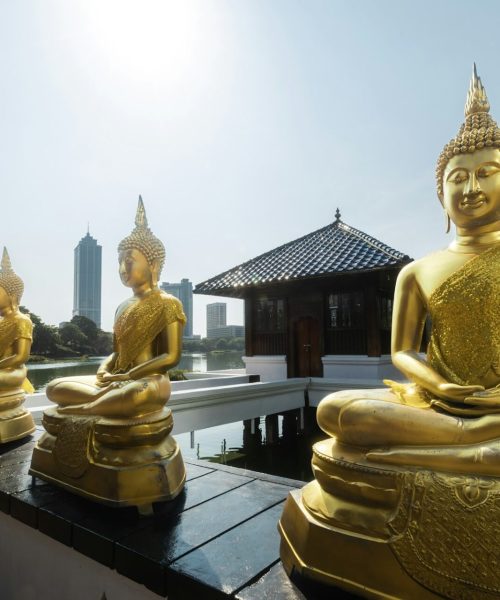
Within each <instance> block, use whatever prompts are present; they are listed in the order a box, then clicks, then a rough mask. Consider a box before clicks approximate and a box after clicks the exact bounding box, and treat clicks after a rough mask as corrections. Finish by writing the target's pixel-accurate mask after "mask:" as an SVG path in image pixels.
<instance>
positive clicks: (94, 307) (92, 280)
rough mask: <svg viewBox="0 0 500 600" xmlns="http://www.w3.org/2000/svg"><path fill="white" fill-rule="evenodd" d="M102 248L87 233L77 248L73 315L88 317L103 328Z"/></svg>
mask: <svg viewBox="0 0 500 600" xmlns="http://www.w3.org/2000/svg"><path fill="white" fill-rule="evenodd" d="M101 262H102V247H101V246H99V244H98V243H97V240H95V239H94V238H93V237H92V236H91V235H90V233H89V232H88V231H87V235H86V236H85V237H84V238H82V239H81V240H80V243H79V244H78V246H77V247H76V248H75V288H74V296H73V315H80V316H82V317H87V318H88V319H91V320H92V321H94V323H95V324H96V325H97V327H100V326H101Z"/></svg>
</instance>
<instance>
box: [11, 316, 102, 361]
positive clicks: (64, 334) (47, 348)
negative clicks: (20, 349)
mask: <svg viewBox="0 0 500 600" xmlns="http://www.w3.org/2000/svg"><path fill="white" fill-rule="evenodd" d="M20 310H21V311H22V312H24V313H26V314H28V315H29V316H30V318H31V321H32V322H33V343H32V345H31V355H32V356H34V355H36V356H42V357H47V358H71V357H76V356H84V355H87V356H105V355H107V354H111V352H112V351H113V335H112V334H111V333H108V332H106V331H102V329H99V327H97V325H96V324H95V323H94V321H91V320H90V319H87V317H81V316H74V317H73V318H72V319H71V321H70V322H68V323H65V324H64V325H63V326H62V327H55V326H54V325H47V324H46V323H44V322H43V321H42V319H41V318H40V317H39V316H38V315H35V314H33V313H32V312H30V311H29V310H28V309H27V308H25V307H24V306H21V307H20Z"/></svg>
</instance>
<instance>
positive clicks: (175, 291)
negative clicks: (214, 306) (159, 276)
mask: <svg viewBox="0 0 500 600" xmlns="http://www.w3.org/2000/svg"><path fill="white" fill-rule="evenodd" d="M160 288H161V289H162V290H163V291H165V292H167V294H172V296H175V297H176V298H179V300H180V301H181V302H182V306H183V307H184V313H185V315H186V317H187V323H186V326H185V327H184V337H192V336H193V284H192V283H191V282H190V281H189V279H181V282H180V283H169V282H168V281H165V282H164V283H162V284H161V285H160Z"/></svg>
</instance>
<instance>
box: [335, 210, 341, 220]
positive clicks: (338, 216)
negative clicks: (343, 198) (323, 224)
mask: <svg viewBox="0 0 500 600" xmlns="http://www.w3.org/2000/svg"><path fill="white" fill-rule="evenodd" d="M335 223H340V210H339V209H338V207H337V210H336V211H335Z"/></svg>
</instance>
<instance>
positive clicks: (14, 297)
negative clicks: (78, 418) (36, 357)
mask: <svg viewBox="0 0 500 600" xmlns="http://www.w3.org/2000/svg"><path fill="white" fill-rule="evenodd" d="M23 291H24V284H23V282H22V280H21V278H20V277H19V276H18V275H16V273H14V270H13V269H12V265H11V263H10V258H9V254H8V252H7V248H4V249H3V255H2V265H1V269H0V443H1V444H3V443H5V442H12V441H14V440H18V439H20V438H23V437H26V436H27V435H29V434H30V433H33V431H35V422H34V421H33V417H32V416H31V413H30V412H28V411H27V410H26V409H25V408H24V407H23V406H22V404H23V402H24V398H25V394H26V392H32V391H33V388H32V386H31V384H30V382H29V381H28V379H27V378H26V372H27V370H26V366H25V363H26V361H27V360H28V358H29V355H30V350H31V341H32V333H33V325H32V323H31V320H30V318H29V317H28V315H25V314H23V313H22V312H20V311H19V302H20V301H21V296H22V295H23Z"/></svg>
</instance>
